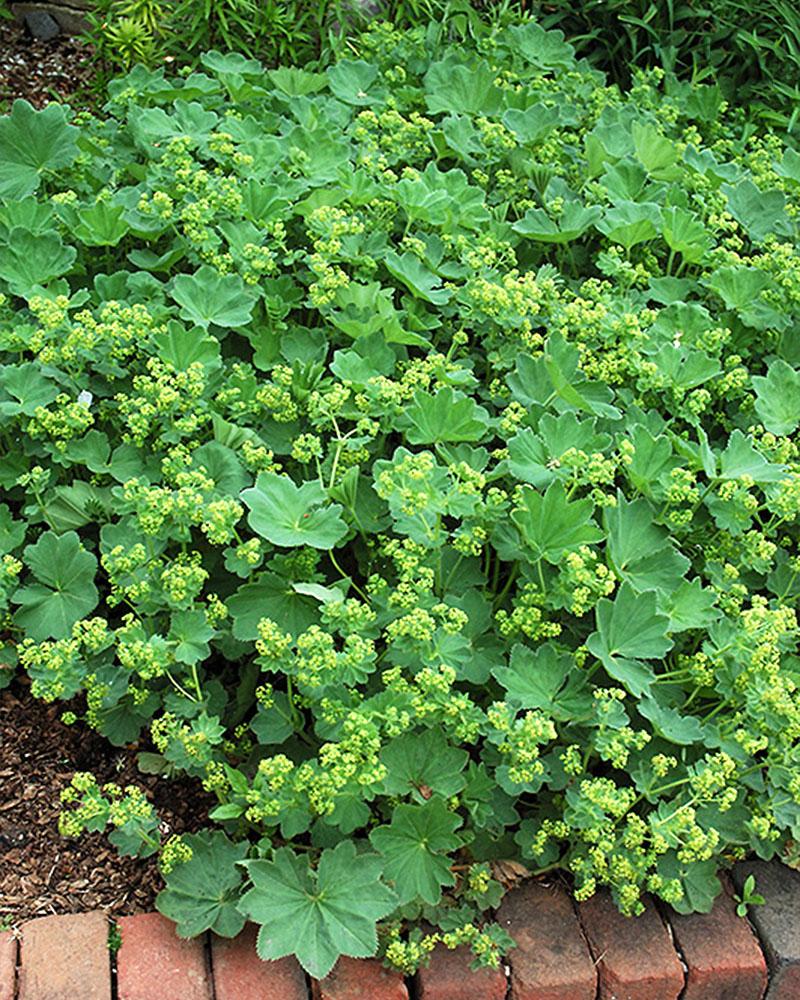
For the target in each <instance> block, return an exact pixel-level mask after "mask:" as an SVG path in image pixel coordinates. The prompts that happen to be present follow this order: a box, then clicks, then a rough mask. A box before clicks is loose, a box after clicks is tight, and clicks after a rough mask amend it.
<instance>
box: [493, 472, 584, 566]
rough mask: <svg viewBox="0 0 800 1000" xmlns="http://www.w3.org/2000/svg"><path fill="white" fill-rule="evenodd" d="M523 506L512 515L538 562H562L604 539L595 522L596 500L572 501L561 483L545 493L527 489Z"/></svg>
mask: <svg viewBox="0 0 800 1000" xmlns="http://www.w3.org/2000/svg"><path fill="white" fill-rule="evenodd" d="M520 503H521V505H520V506H519V507H516V508H515V509H514V510H513V511H512V512H511V520H512V521H513V522H514V524H515V525H516V526H517V528H518V529H519V532H520V535H521V536H522V539H523V541H524V543H525V544H526V545H527V546H528V547H529V548H531V549H532V550H533V558H534V559H546V560H547V561H548V562H551V563H558V562H559V560H560V559H561V557H562V556H563V555H564V553H565V552H572V551H574V550H575V549H578V548H580V546H581V545H590V544H591V543H592V542H599V541H600V539H601V538H602V537H603V533H602V531H601V530H600V529H599V528H598V526H597V525H596V524H595V522H594V521H593V520H592V511H593V509H594V505H593V504H592V501H591V500H588V499H584V500H573V501H571V500H569V499H568V498H567V494H566V491H565V489H564V486H563V485H562V484H561V483H559V482H555V483H551V484H550V485H549V486H548V487H547V491H546V492H545V493H544V494H542V493H538V492H537V491H536V490H533V489H530V488H529V487H527V486H525V487H523V488H522V490H521V492H520Z"/></svg>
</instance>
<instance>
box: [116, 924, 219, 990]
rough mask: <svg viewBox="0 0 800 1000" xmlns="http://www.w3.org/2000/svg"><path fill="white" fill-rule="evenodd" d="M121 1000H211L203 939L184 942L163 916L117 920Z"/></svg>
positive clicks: (118, 972)
mask: <svg viewBox="0 0 800 1000" xmlns="http://www.w3.org/2000/svg"><path fill="white" fill-rule="evenodd" d="M117 926H118V927H119V931H120V935H121V937H122V947H121V948H120V950H119V952H118V953H117V995H118V997H119V1000H210V998H211V984H210V983H209V979H208V973H207V970H206V957H205V951H204V948H203V939H202V938H194V939H192V940H190V941H184V940H183V939H182V938H179V937H178V936H177V935H176V933H175V925H174V924H173V923H172V922H171V921H170V920H167V919H166V917H162V916H161V914H160V913H142V914H140V915H139V916H136V917H122V918H121V919H120V920H118V921H117Z"/></svg>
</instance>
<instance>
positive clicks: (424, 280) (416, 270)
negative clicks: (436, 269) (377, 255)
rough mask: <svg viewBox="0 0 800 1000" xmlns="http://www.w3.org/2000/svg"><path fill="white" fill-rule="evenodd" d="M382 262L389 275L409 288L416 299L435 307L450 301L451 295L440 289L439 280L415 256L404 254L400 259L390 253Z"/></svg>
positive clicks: (445, 289)
mask: <svg viewBox="0 0 800 1000" xmlns="http://www.w3.org/2000/svg"><path fill="white" fill-rule="evenodd" d="M383 262H384V264H385V265H386V267H387V269H388V271H389V273H390V274H393V275H394V276H395V278H397V279H398V280H399V281H402V283H403V284H404V285H405V286H406V287H407V288H410V289H411V293H412V294H413V295H415V296H416V297H417V298H420V299H424V300H425V301H426V302H432V303H433V304H434V305H437V306H442V305H444V304H445V303H446V302H449V301H450V298H451V296H452V294H453V293H452V292H451V291H449V289H447V288H442V282H441V279H440V278H439V277H438V276H437V275H435V274H434V273H433V271H431V270H430V269H429V268H427V267H425V265H424V264H423V263H422V261H421V260H420V259H419V257H417V256H416V255H415V254H413V253H408V252H406V253H404V254H403V255H402V257H401V256H399V255H398V254H396V253H394V251H392V252H390V253H387V254H386V256H385V257H384V258H383Z"/></svg>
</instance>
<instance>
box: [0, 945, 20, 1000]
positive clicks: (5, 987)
mask: <svg viewBox="0 0 800 1000" xmlns="http://www.w3.org/2000/svg"><path fill="white" fill-rule="evenodd" d="M16 971H17V942H16V939H15V938H14V936H13V935H12V934H10V933H9V932H8V931H2V932H0V1000H14V981H15V979H16Z"/></svg>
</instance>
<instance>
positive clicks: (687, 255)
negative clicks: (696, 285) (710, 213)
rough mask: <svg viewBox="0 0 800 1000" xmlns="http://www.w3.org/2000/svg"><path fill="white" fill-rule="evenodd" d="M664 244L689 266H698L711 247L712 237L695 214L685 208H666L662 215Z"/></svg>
mask: <svg viewBox="0 0 800 1000" xmlns="http://www.w3.org/2000/svg"><path fill="white" fill-rule="evenodd" d="M661 235H662V236H663V237H664V242H665V243H666V244H667V246H668V247H669V248H670V250H674V251H675V252H676V253H679V254H680V255H681V256H682V257H683V259H684V260H685V261H686V262H687V263H689V264H696V263H698V261H701V260H702V259H703V257H704V256H705V253H706V250H708V249H709V247H710V246H711V237H710V235H709V233H708V231H707V230H706V228H705V226H704V225H703V223H702V222H701V221H700V219H699V218H698V216H696V215H695V214H694V212H687V211H686V209H685V208H678V207H672V208H665V209H664V210H663V211H662V213H661Z"/></svg>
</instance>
